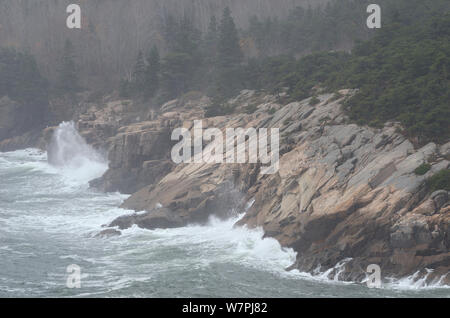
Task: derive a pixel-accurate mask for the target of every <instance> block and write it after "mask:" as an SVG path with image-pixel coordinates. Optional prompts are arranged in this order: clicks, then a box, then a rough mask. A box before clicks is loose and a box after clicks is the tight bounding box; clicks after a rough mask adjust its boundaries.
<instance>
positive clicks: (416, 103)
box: [341, 14, 450, 143]
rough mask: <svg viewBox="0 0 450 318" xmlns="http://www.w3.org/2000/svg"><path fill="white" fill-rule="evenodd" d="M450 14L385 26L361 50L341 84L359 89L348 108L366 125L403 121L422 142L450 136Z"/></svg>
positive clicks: (355, 55) (411, 133)
mask: <svg viewBox="0 0 450 318" xmlns="http://www.w3.org/2000/svg"><path fill="white" fill-rule="evenodd" d="M449 38H450V15H449V14H446V15H436V16H433V17H431V18H429V19H428V20H426V21H421V23H417V24H414V25H409V26H400V25H392V26H390V27H385V28H384V29H382V30H381V32H380V33H379V34H377V36H376V37H375V38H374V39H373V40H371V41H369V42H368V43H363V44H361V45H359V46H357V47H356V48H355V50H354V56H353V59H352V61H351V63H349V64H348V68H347V72H346V73H347V75H346V78H347V80H346V81H344V82H343V83H342V84H341V86H343V85H345V86H348V87H354V88H360V91H359V93H358V94H357V95H356V96H355V97H354V98H352V99H350V100H349V102H348V104H347V107H346V108H347V110H348V112H349V115H350V118H351V119H353V120H355V121H357V122H359V123H362V124H374V123H376V122H386V121H388V120H396V121H400V122H401V123H402V124H403V125H404V126H405V127H406V133H407V134H408V135H409V136H414V137H417V138H418V141H419V142H420V143H425V142H428V141H436V142H443V141H445V140H448V138H450V73H449V70H450V43H449V40H448V39H449Z"/></svg>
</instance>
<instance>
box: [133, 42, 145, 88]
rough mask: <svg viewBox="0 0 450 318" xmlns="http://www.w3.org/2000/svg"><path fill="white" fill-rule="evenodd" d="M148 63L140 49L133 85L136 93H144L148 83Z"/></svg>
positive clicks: (134, 69)
mask: <svg viewBox="0 0 450 318" xmlns="http://www.w3.org/2000/svg"><path fill="white" fill-rule="evenodd" d="M146 68H147V66H146V64H145V59H144V54H143V53H142V51H139V53H138V56H137V59H136V63H135V64H134V68H133V86H134V89H135V92H136V93H138V94H139V93H142V92H143V91H144V89H145V88H146V87H145V83H146Z"/></svg>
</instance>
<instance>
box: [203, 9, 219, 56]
mask: <svg viewBox="0 0 450 318" xmlns="http://www.w3.org/2000/svg"><path fill="white" fill-rule="evenodd" d="M218 44H219V33H218V26H217V19H216V17H215V16H214V15H213V16H212V17H211V19H210V21H209V26H208V32H207V33H206V36H205V39H204V45H203V46H204V50H205V54H206V59H205V60H206V63H207V64H213V63H215V62H216V59H217V48H218Z"/></svg>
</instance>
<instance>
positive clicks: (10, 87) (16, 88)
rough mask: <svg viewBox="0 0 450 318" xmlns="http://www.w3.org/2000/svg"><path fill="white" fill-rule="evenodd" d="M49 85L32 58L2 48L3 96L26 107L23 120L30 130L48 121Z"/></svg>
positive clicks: (0, 74)
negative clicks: (46, 119)
mask: <svg viewBox="0 0 450 318" xmlns="http://www.w3.org/2000/svg"><path fill="white" fill-rule="evenodd" d="M48 86H49V85H48V81H47V80H46V79H45V78H44V77H43V76H42V75H41V74H40V72H39V69H38V67H37V64H36V61H35V59H34V58H33V57H32V56H31V55H28V54H25V53H21V52H17V51H16V50H13V49H3V48H2V49H0V97H3V96H8V97H9V98H10V99H12V100H15V101H17V102H19V103H20V104H22V106H23V107H24V114H23V118H24V120H25V123H26V125H28V128H30V129H31V128H32V127H34V126H36V125H38V124H40V123H42V122H43V120H44V115H45V112H46V110H47V106H48Z"/></svg>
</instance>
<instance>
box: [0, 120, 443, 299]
mask: <svg viewBox="0 0 450 318" xmlns="http://www.w3.org/2000/svg"><path fill="white" fill-rule="evenodd" d="M60 129H63V130H67V131H65V132H62V133H61V134H60V136H59V137H58V138H59V139H58V140H54V142H55V144H54V145H53V146H55V147H56V148H57V150H53V152H52V153H51V154H49V155H47V153H44V152H40V151H39V150H36V149H27V150H21V151H16V152H10V153H0V297H229V298H233V297H450V289H449V288H443V287H439V286H424V285H423V282H416V283H414V282H412V280H411V278H405V279H403V280H400V281H396V282H393V283H390V284H387V285H383V287H382V288H381V289H369V288H367V287H366V286H365V285H364V284H357V283H344V282H340V281H339V279H338V277H336V279H329V278H327V277H326V275H325V274H323V273H322V274H317V275H316V276H312V275H309V274H306V273H300V272H298V271H292V272H286V271H285V270H284V269H285V268H286V267H288V266H289V265H291V264H292V263H293V262H294V260H295V256H296V255H295V252H294V251H293V250H291V249H285V248H282V247H281V246H280V245H279V244H278V242H277V241H276V240H274V239H263V232H262V231H261V230H248V229H246V228H234V227H233V225H234V223H235V222H236V221H237V220H238V219H239V218H240V217H241V216H239V215H236V217H235V218H233V219H230V220H228V221H219V220H214V219H211V221H210V223H209V224H208V225H205V226H197V225H192V226H188V227H185V228H180V229H169V230H155V231H148V230H142V229H139V228H137V227H134V228H131V229H129V230H126V231H124V232H123V234H122V235H121V236H117V237H111V238H98V237H95V235H96V234H97V233H99V232H100V231H101V230H102V225H104V224H107V223H109V222H111V221H112V220H113V219H114V218H116V217H118V216H120V215H123V214H127V213H130V211H126V210H123V209H120V208H118V206H119V205H120V203H121V202H122V201H123V200H124V199H125V198H126V196H124V195H121V194H119V193H108V194H105V193H100V192H97V191H95V190H92V189H90V188H89V187H88V181H89V180H91V179H93V178H96V177H98V176H101V175H102V174H103V173H104V171H105V170H106V169H107V164H106V162H105V161H104V160H103V159H101V156H100V155H99V154H97V153H90V152H95V151H94V150H93V149H91V148H89V147H87V146H86V145H85V144H83V143H84V141H82V140H80V139H79V138H78V136H76V135H77V133H76V131H75V130H74V128H73V125H71V124H66V126H64V125H63V126H61V128H60ZM71 134H72V135H75V137H77V138H73V139H71V138H72V137H73V136H72V137H70V135H71ZM70 142H74V143H78V144H77V145H75V146H74V145H72V146H71V145H70ZM79 143H81V145H80V144H79ZM65 147H66V148H67V149H66V150H64V148H65ZM77 148H79V149H83V151H80V152H77V151H75V152H73V153H72V154H71V155H69V156H66V155H64V153H65V152H66V151H73V150H74V149H75V150H76V149H77ZM77 153H80V155H79V156H78V155H77ZM48 156H49V157H51V160H50V161H51V162H52V164H49V163H48V161H49V160H48V158H47V157H48ZM72 264H75V265H77V266H79V267H80V269H81V288H73V289H72V288H68V287H67V279H68V275H69V274H68V273H67V268H68V266H70V265H72Z"/></svg>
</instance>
